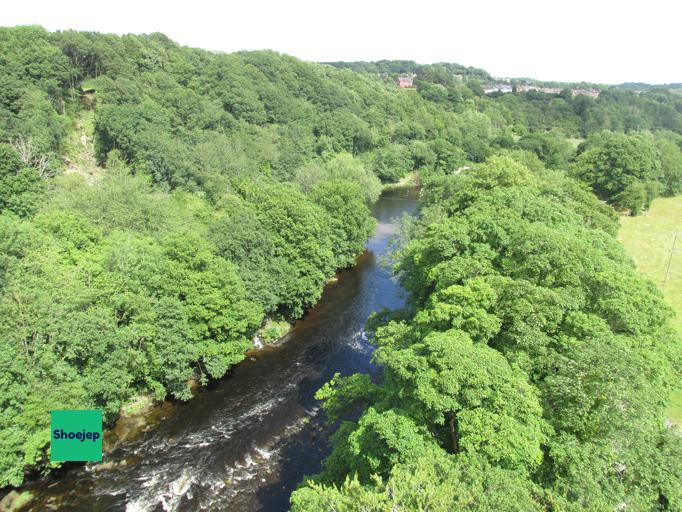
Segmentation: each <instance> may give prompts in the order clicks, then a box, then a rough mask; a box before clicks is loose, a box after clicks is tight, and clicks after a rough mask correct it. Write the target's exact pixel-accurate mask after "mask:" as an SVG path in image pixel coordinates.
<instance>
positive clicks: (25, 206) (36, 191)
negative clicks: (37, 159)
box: [0, 144, 44, 217]
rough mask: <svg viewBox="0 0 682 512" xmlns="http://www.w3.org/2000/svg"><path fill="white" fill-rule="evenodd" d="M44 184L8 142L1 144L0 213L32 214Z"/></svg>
mask: <svg viewBox="0 0 682 512" xmlns="http://www.w3.org/2000/svg"><path fill="white" fill-rule="evenodd" d="M43 191H44V186H43V183H42V180H41V179H40V176H39V175H38V173H37V171H36V170H35V169H33V168H31V167H27V166H26V165H25V164H24V163H23V162H22V161H21V159H20V158H19V155H18V154H17V153H16V151H14V149H12V148H11V147H10V146H8V145H7V144H0V213H2V212H12V213H15V214H17V215H20V216H24V217H25V216H28V215H30V214H32V213H33V212H34V211H35V210H36V208H37V207H38V205H39V201H40V198H41V196H42V193H43Z"/></svg>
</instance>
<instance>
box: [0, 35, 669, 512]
mask: <svg viewBox="0 0 682 512" xmlns="http://www.w3.org/2000/svg"><path fill="white" fill-rule="evenodd" d="M335 66H336V67H335ZM335 66H332V65H326V64H316V63H308V62H303V61H300V60H298V59H295V58H293V57H289V56H286V55H281V54H278V53H275V52H271V51H259V52H240V53H233V54H219V53H211V52H207V51H203V50H199V49H192V48H187V47H182V46H179V45H177V44H175V43H173V42H172V41H171V40H169V39H168V38H167V37H166V36H164V35H162V34H151V35H144V36H136V35H125V36H117V35H108V34H97V33H86V32H74V31H66V32H56V33H49V32H47V31H45V30H43V29H41V28H39V27H17V28H1V29H0V368H1V370H2V371H1V372H0V379H2V387H1V389H0V404H1V409H0V486H4V485H14V486H17V485H20V484H21V483H22V481H24V479H25V477H26V474H27V472H29V471H32V470H35V469H36V468H38V469H41V468H46V467H51V466H52V464H51V463H49V462H48V460H49V458H48V456H47V453H46V449H47V447H48V445H49V417H48V415H46V414H45V411H49V410H51V409H62V408H63V409H66V408H101V409H102V410H103V411H104V413H105V420H106V422H107V423H111V422H112V421H113V420H115V419H116V417H117V415H118V411H119V410H120V408H121V406H122V405H123V404H124V403H126V401H128V400H129V399H131V398H132V397H135V396H137V395H140V394H151V395H153V396H154V397H156V398H158V399H162V398H164V397H167V396H171V397H174V398H176V399H180V400H184V399H188V398H189V397H190V396H191V393H190V385H191V383H192V382H193V381H198V382H200V383H202V384H205V383H207V382H208V381H209V380H211V379H218V378H220V377H222V376H224V375H225V374H226V373H227V372H228V371H229V369H230V368H231V367H232V366H233V365H234V364H236V363H238V362H239V361H241V360H242V359H243V358H244V353H245V350H246V349H247V348H249V347H250V346H251V340H252V338H253V336H254V335H255V334H256V332H257V331H258V330H259V328H261V327H262V326H263V325H264V324H265V323H266V322H267V321H268V320H270V319H274V320H276V321H292V320H295V319H296V318H300V317H301V316H302V315H303V314H304V312H305V311H306V310H307V309H308V308H310V307H311V306H312V305H313V304H315V303H316V301H317V300H318V299H319V297H320V295H321V292H322V288H323V286H324V284H325V282H326V281H327V280H328V279H329V278H330V277H331V276H333V275H334V273H335V272H336V271H337V270H338V269H341V268H344V267H347V266H349V265H352V264H353V262H354V261H355V257H356V256H357V255H358V254H359V253H361V252H362V251H363V248H364V244H365V241H366V239H367V237H368V236H369V234H370V233H371V232H372V231H373V227H374V221H373V219H372V217H371V215H370V210H369V208H368V205H369V204H370V203H372V202H373V201H374V200H376V198H377V197H378V196H379V194H380V192H381V189H382V186H383V185H384V184H387V183H394V182H397V181H400V180H401V179H403V178H405V177H406V176H407V175H409V174H410V173H415V174H416V175H418V176H419V177H420V179H421V181H422V184H423V195H424V208H423V211H422V214H421V219H420V220H419V221H417V222H413V223H408V224H406V226H405V229H404V232H405V237H404V239H402V240H401V244H400V246H399V247H398V248H397V253H396V258H397V264H396V272H397V274H398V276H399V278H400V279H401V281H402V283H403V285H404V286H405V287H406V288H407V289H408V290H409V291H410V292H411V294H412V302H411V305H410V308H408V310H405V311H399V312H384V313H382V314H381V315H377V317H376V318H374V319H373V320H372V322H371V323H372V327H373V333H374V334H373V337H374V342H375V343H376V345H377V347H378V348H377V350H376V353H375V356H374V358H375V361H376V363H377V364H380V365H381V366H382V367H383V368H384V370H383V379H382V380H381V382H371V380H370V379H369V378H368V377H367V376H365V375H355V376H349V377H343V378H342V377H338V378H335V379H334V381H332V382H331V383H329V384H328V385H326V386H325V387H324V388H323V389H322V390H321V391H320V392H319V396H320V398H321V399H324V407H325V410H326V412H327V415H328V417H329V419H330V421H339V422H340V423H339V424H340V427H339V430H338V433H337V434H336V436H335V438H334V451H333V453H332V455H331V457H330V458H329V459H328V461H327V463H326V466H325V467H326V469H325V471H324V472H323V473H322V474H321V475H318V476H316V477H314V478H312V479H311V480H310V481H308V482H306V483H305V484H304V485H303V486H302V488H301V489H300V490H299V491H297V492H296V493H295V495H294V497H293V501H292V503H293V506H294V509H295V510H311V511H312V510H392V509H396V507H397V508H401V507H402V508H403V509H406V510H425V509H429V510H451V509H452V506H453V505H452V504H457V506H459V507H460V508H463V509H465V508H468V509H470V510H535V509H541V510H583V509H593V510H605V509H610V510H611V509H616V508H618V509H624V508H628V509H632V510H659V509H663V510H679V509H680V508H682V494H681V493H682V485H680V478H682V474H681V473H680V471H681V469H680V465H679V460H680V458H682V445H681V443H680V441H681V440H680V438H679V437H678V436H675V435H674V434H672V433H670V432H669V431H668V430H666V429H665V428H664V426H663V418H664V411H665V407H666V405H667V403H668V401H669V395H670V390H671V389H672V388H674V387H676V386H679V381H680V374H679V368H680V352H679V339H678V338H676V337H675V334H674V333H673V332H672V331H671V330H670V329H669V327H668V324H667V321H668V318H669V316H670V312H669V310H668V308H667V307H666V306H665V304H664V303H663V302H662V299H661V297H660V294H659V293H658V292H657V291H656V289H655V288H654V287H653V285H651V284H650V283H648V282H646V281H644V280H643V279H641V278H640V277H638V275H637V274H636V272H635V271H634V268H633V265H632V263H631V261H630V259H629V258H628V257H627V256H625V254H624V252H623V250H622V248H621V247H620V245H619V244H618V243H617V242H616V241H615V239H614V237H613V235H614V233H615V231H616V228H617V214H616V212H615V210H614V208H613V207H615V208H616V209H618V210H620V211H621V212H624V213H630V214H633V215H636V214H638V213H640V212H641V211H642V210H644V209H646V208H647V206H648V205H649V204H650V202H651V201H652V200H653V198H655V197H656V196H658V195H674V194H679V193H681V192H682V96H679V95H676V94H674V93H671V92H669V91H666V90H657V89H655V90H651V91H648V92H644V93H641V94H638V93H635V92H632V91H624V90H616V89H614V90H611V89H609V90H605V91H603V92H602V93H601V95H600V96H599V98H596V99H595V98H590V97H586V96H575V97H573V96H572V95H571V93H570V91H564V92H562V93H561V94H552V95H548V94H544V93H539V92H532V91H531V92H527V93H525V94H520V93H513V94H504V95H490V96H486V95H484V94H483V92H482V90H481V81H482V80H484V79H487V78H489V75H488V74H487V73H486V72H484V71H482V70H476V69H473V68H465V67H463V66H458V65H456V64H439V65H429V66H418V65H414V63H410V62H406V61H405V62H404V61H399V62H394V61H386V62H383V63H351V64H349V65H348V66H340V65H339V64H338V63H335ZM408 71H409V72H415V73H416V74H417V77H416V80H415V85H416V87H415V88H412V89H407V90H401V89H399V88H398V87H397V86H396V85H395V84H394V83H393V81H392V79H391V77H390V76H383V75H391V74H395V73H403V72H408ZM600 200H601V201H600ZM610 205H612V206H613V207H612V206H610Z"/></svg>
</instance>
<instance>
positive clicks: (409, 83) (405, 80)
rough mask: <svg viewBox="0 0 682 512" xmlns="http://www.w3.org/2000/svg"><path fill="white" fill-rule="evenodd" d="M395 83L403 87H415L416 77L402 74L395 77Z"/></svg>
mask: <svg viewBox="0 0 682 512" xmlns="http://www.w3.org/2000/svg"><path fill="white" fill-rule="evenodd" d="M395 83H396V85H397V86H398V87H400V88H401V89H407V88H409V87H414V77H413V76H410V75H400V76H399V77H398V78H396V79H395Z"/></svg>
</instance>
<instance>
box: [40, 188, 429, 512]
mask: <svg viewBox="0 0 682 512" xmlns="http://www.w3.org/2000/svg"><path fill="white" fill-rule="evenodd" d="M418 205H419V203H418V191H416V190H415V189H399V190H393V191H389V192H387V193H385V194H384V195H382V197H381V198H380V199H379V201H377V203H376V204H375V205H374V207H373V213H374V215H375V217H376V218H377V220H378V225H377V230H376V232H375V234H374V236H373V237H372V238H371V239H370V240H369V241H368V243H367V250H366V251H365V253H364V254H363V255H361V256H360V257H359V258H358V260H357V264H356V266H354V267H353V268H350V269H347V270H344V271H342V272H340V273H339V276H338V277H339V279H338V281H337V282H335V283H330V284H328V285H327V286H326V288H325V291H324V293H323V295H322V298H321V299H320V301H319V303H318V304H317V305H316V306H315V307H314V308H313V309H312V310H311V311H310V312H309V313H308V314H307V315H306V316H305V318H304V319H303V320H301V321H300V322H297V323H296V325H295V326H294V329H293V330H292V332H291V335H290V336H289V338H288V341H287V342H286V343H284V344H282V345H279V346H275V347H266V348H265V349H263V350H260V351H257V352H254V353H252V354H250V355H249V357H247V359H246V360H245V361H244V362H242V363H240V364H239V365H237V366H236V367H235V368H234V369H233V371H231V372H230V374H229V376H228V377H226V378H225V379H223V380H221V381H220V382H219V383H217V385H216V386H215V387H213V389H211V390H208V391H206V392H204V393H200V394H199V395H198V396H196V397H195V398H193V399H192V400H190V401H189V402H187V403H182V404H178V405H176V406H175V407H174V410H173V413H172V414H169V416H168V418H167V419H166V420H165V421H163V422H161V423H160V424H159V425H158V426H157V427H156V428H154V429H152V430H150V431H149V432H147V433H145V434H144V435H142V436H141V437H140V438H139V439H137V440H135V441H133V442H130V443H126V444H124V445H122V446H120V447H118V448H117V449H116V450H115V451H114V452H113V453H111V454H109V456H108V457H107V460H112V461H117V462H120V461H123V460H125V461H126V464H125V465H117V466H116V467H115V468H113V469H109V470H106V471H97V470H96V469H95V468H94V466H93V465H85V466H81V467H77V468H70V469H68V470H66V471H62V472H59V473H57V474H55V475H54V476H51V477H49V478H44V479H42V480H39V481H37V482H35V483H34V484H32V485H30V486H27V488H28V490H30V491H32V492H34V493H35V494H36V495H37V496H36V500H35V501H34V502H33V509H32V510H41V511H42V510H70V511H84V512H85V511H87V512H91V511H112V512H113V511H126V512H138V511H140V512H141V511H145V512H148V511H157V510H159V511H160V510H168V511H171V510H172V511H185V510H187V511H193V510H230V511H254V510H262V511H266V512H278V511H284V510H288V506H289V496H290V494H291V492H292V491H293V490H294V489H295V488H296V486H297V485H298V484H299V483H300V482H301V481H302V480H303V478H304V476H305V475H310V474H314V473H317V472H319V471H320V468H321V461H322V460H323V459H324V457H325V456H327V455H328V453H329V451H330V447H329V436H330V435H331V433H332V429H331V428H330V427H329V426H328V425H326V423H325V422H324V414H323V413H322V412H321V410H320V407H319V403H317V401H316V400H315V398H314V395H315V392H316V391H317V389H318V388H319V387H320V386H321V385H322V384H324V382H326V381H328V380H329V379H330V378H331V377H332V376H333V375H334V373H336V372H339V373H341V374H342V375H347V374H351V373H355V372H370V373H374V372H375V371H376V368H374V367H373V366H372V364H371V362H370V357H371V353H372V347H371V345H370V344H369V343H368V342H367V339H366V336H365V335H364V325H365V322H366V320H367V317H368V316H369V315H370V314H371V313H373V312H375V311H378V310H380V309H382V308H384V307H386V308H390V309H396V308H400V307H402V306H403V305H404V304H405V300H406V294H405V292H404V290H402V288H400V286H399V285H398V284H397V283H396V282H395V281H394V280H393V279H392V277H391V275H390V270H389V269H388V268H387V267H386V265H385V264H383V263H382V260H383V259H384V257H385V255H386V254H387V252H388V250H389V243H390V241H391V239H392V238H393V236H394V233H395V230H396V223H395V222H394V220H395V219H396V218H398V217H400V216H401V215H403V214H404V213H407V214H414V212H415V211H416V209H417V207H418Z"/></svg>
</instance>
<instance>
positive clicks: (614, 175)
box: [573, 133, 663, 215]
mask: <svg viewBox="0 0 682 512" xmlns="http://www.w3.org/2000/svg"><path fill="white" fill-rule="evenodd" d="M573 173H574V174H575V176H577V177H578V178H580V179H581V180H583V181H585V182H586V183H588V184H589V185H590V186H591V187H592V189H593V190H594V192H595V194H597V196H599V197H600V198H601V199H604V200H607V201H609V202H612V203H613V204H614V205H615V206H617V207H620V208H624V209H628V210H630V211H631V212H632V214H633V215H636V214H637V213H639V212H640V211H641V210H642V209H644V208H647V207H648V206H649V204H650V203H651V201H652V200H653V198H654V197H656V195H658V193H659V185H658V182H659V181H660V180H662V179H663V175H662V172H661V160H660V153H659V151H658V149H657V148H656V146H655V144H654V141H653V139H652V138H651V137H646V136H642V135H624V134H616V133H614V134H611V133H605V134H601V135H599V136H598V137H595V138H594V139H592V140H589V141H588V142H587V144H586V145H585V149H584V151H583V152H582V153H581V154H580V155H579V156H578V157H577V158H576V161H575V165H574V168H573Z"/></svg>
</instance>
